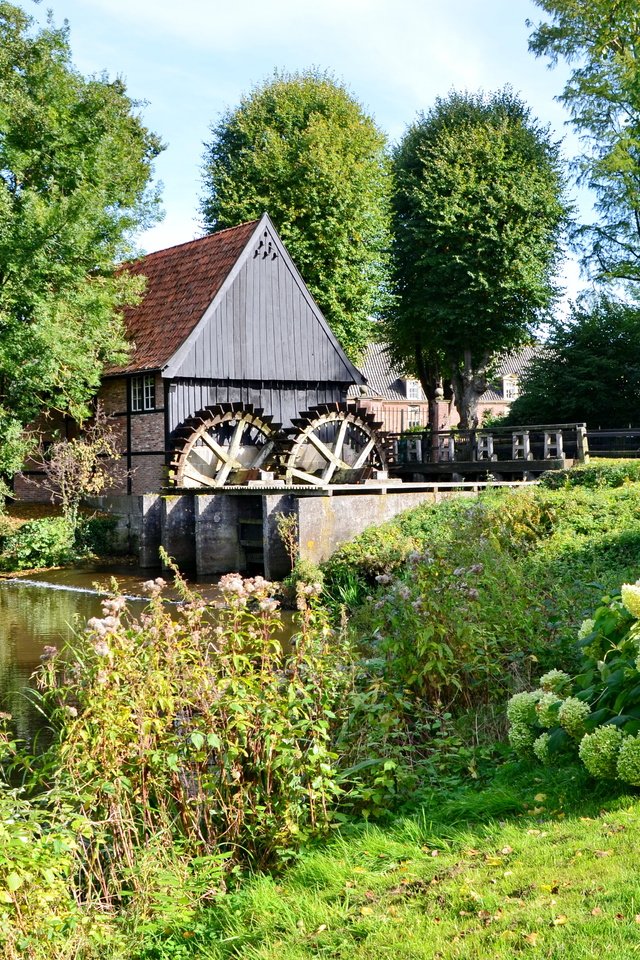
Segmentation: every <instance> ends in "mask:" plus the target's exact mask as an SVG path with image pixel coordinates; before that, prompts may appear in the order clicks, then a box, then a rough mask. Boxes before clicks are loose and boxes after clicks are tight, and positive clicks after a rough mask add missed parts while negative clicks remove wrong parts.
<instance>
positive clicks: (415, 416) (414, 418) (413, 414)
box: [407, 407, 422, 427]
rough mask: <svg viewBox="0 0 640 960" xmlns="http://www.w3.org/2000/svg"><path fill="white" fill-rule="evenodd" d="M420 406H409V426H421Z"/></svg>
mask: <svg viewBox="0 0 640 960" xmlns="http://www.w3.org/2000/svg"><path fill="white" fill-rule="evenodd" d="M420 426H422V424H421V422H420V407H408V408H407V427H420Z"/></svg>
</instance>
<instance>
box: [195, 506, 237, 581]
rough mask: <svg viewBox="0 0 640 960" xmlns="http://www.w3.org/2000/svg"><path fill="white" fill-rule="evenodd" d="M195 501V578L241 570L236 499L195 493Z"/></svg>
mask: <svg viewBox="0 0 640 960" xmlns="http://www.w3.org/2000/svg"><path fill="white" fill-rule="evenodd" d="M193 499H194V501H195V514H194V517H195V530H194V534H195V549H196V568H197V571H198V576H200V577H206V576H211V575H212V574H217V573H231V572H235V571H241V570H243V568H244V551H243V550H242V548H241V546H240V542H239V538H238V519H239V506H240V504H239V502H238V501H239V499H240V498H239V497H230V496H228V495H226V494H224V493H217V494H212V495H210V496H209V495H206V494H198V496H196V497H194V498H193Z"/></svg>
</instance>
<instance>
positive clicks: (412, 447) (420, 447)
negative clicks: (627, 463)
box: [386, 423, 640, 466]
mask: <svg viewBox="0 0 640 960" xmlns="http://www.w3.org/2000/svg"><path fill="white" fill-rule="evenodd" d="M639 440H640V431H639ZM386 444H387V459H388V462H389V464H390V465H398V466H400V465H410V464H412V463H415V464H418V463H423V464H424V463H440V464H445V463H465V462H466V463H471V462H474V463H476V462H479V461H489V462H494V461H509V462H511V463H513V462H514V461H520V460H521V461H523V463H526V462H528V461H543V460H565V459H570V460H581V461H584V460H587V459H588V457H589V442H588V439H587V428H586V424H584V423H559V424H543V425H540V424H533V425H527V426H522V427H490V428H483V429H477V430H457V429H453V430H437V431H434V432H432V431H431V430H423V431H420V432H405V433H388V434H386Z"/></svg>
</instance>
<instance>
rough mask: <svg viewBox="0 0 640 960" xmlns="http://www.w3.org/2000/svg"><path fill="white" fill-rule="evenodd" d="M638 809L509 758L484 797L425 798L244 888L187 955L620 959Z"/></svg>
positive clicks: (216, 913) (626, 947) (634, 926)
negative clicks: (405, 813)
mask: <svg viewBox="0 0 640 960" xmlns="http://www.w3.org/2000/svg"><path fill="white" fill-rule="evenodd" d="M639 817H640V802H639V801H638V798H637V795H636V794H634V793H629V794H626V793H618V794H616V793H615V792H611V790H610V791H609V793H608V795H607V792H606V788H603V787H602V786H599V787H595V786H594V785H593V784H592V783H590V782H589V781H588V780H586V778H585V776H584V774H583V773H582V772H581V771H579V770H578V769H573V768H571V769H569V770H565V771H563V772H555V773H550V772H548V771H545V770H543V769H541V770H539V771H538V770H536V771H535V772H533V773H531V772H527V771H526V770H523V769H522V768H518V767H516V766H515V765H508V766H507V767H505V768H503V770H502V771H501V772H500V774H499V775H498V776H497V777H496V780H495V781H494V783H493V785H492V786H490V787H489V788H487V789H486V790H484V791H482V792H478V791H475V790H473V789H472V788H469V789H468V790H462V791H460V792H459V793H458V794H457V795H455V796H454V797H450V796H449V797H447V796H446V795H445V794H438V793H434V794H433V795H432V796H431V797H430V798H425V802H424V804H423V806H422V807H421V808H420V809H419V810H418V811H417V812H416V813H415V814H414V815H413V816H412V817H410V818H406V819H403V820H399V821H396V822H395V823H394V824H393V825H392V826H390V827H388V828H386V829H384V828H381V827H374V826H369V827H366V828H363V829H361V830H359V831H354V832H353V833H352V834H351V835H348V836H344V837H342V838H340V839H337V840H334V841H333V842H331V843H330V844H329V845H328V846H327V847H326V848H325V849H323V850H318V851H316V852H313V853H309V854H307V855H306V856H305V857H304V859H303V860H302V861H301V862H300V863H299V864H298V865H297V866H296V867H295V868H293V869H292V870H290V871H289V872H288V873H287V875H286V876H285V877H284V878H282V877H281V878H277V877H276V878H272V877H258V878H255V879H254V880H253V881H250V882H248V883H246V884H245V885H244V886H243V888H242V889H241V891H240V892H239V893H237V894H231V895H227V896H226V897H224V898H222V900H221V903H220V906H219V907H218V908H217V909H215V910H212V911H211V912H210V914H209V917H208V920H207V921H206V922H205V929H206V934H205V932H204V929H202V928H201V929H202V933H201V934H200V935H197V936H196V938H195V939H196V941H198V942H199V945H198V946H197V945H196V944H195V943H194V953H193V954H192V955H193V956H201V957H206V958H210V960H229V958H235V957H242V958H246V960H306V958H312V957H324V958H331V960H365V958H367V960H371V958H383V957H391V958H393V960H418V958H425V960H426V958H434V960H435V958H439V960H440V958H441V960H454V958H456V960H458V958H460V960H462V958H465V960H466V958H477V960H484V958H487V960H489V958H504V960H507V958H513V957H519V956H525V957H532V958H542V957H546V958H550V957H553V958H555V957H558V958H559V957H571V958H572V960H579V958H587V957H589V958H591V957H593V958H601V957H605V956H606V957H608V958H610V960H623V958H624V960H626V958H629V957H631V956H635V955H636V954H638V953H640V922H639V921H640V886H639V885H638V882H637V880H636V878H637V876H638V872H639V870H640V845H639V844H638V840H639V839H640V836H639V830H638V824H639ZM204 919H205V918H203V920H204ZM184 933H185V931H183V932H182V934H183V936H184ZM186 933H187V934H188V931H186Z"/></svg>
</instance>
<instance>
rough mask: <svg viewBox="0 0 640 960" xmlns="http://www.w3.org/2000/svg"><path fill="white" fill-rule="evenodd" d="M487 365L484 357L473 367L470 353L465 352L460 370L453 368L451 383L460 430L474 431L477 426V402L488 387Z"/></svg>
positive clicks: (458, 367) (468, 351) (487, 360)
mask: <svg viewBox="0 0 640 960" xmlns="http://www.w3.org/2000/svg"><path fill="white" fill-rule="evenodd" d="M488 363H489V357H488V356H486V355H485V356H483V357H482V359H481V361H480V363H479V364H478V366H477V367H474V366H473V358H472V356H471V351H470V350H465V352H464V362H463V364H462V368H460V366H455V367H454V368H453V374H452V377H451V383H452V385H453V396H454V400H455V404H456V409H457V410H458V414H459V416H460V424H459V426H460V429H461V430H475V429H476V427H477V426H478V402H479V400H480V397H481V396H482V394H483V393H484V392H485V390H486V389H487V386H488V383H487V366H488Z"/></svg>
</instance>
